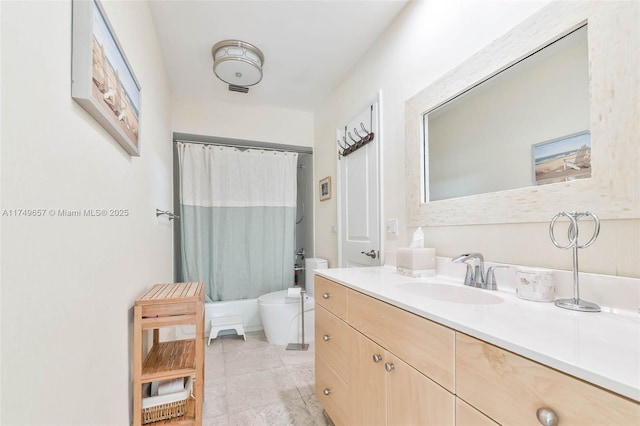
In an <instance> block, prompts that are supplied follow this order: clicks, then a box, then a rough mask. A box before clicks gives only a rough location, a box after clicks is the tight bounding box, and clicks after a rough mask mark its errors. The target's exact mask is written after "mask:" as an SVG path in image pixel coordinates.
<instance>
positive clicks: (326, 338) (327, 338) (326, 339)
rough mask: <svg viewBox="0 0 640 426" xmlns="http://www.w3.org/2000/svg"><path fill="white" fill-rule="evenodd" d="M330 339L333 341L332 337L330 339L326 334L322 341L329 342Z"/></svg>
mask: <svg viewBox="0 0 640 426" xmlns="http://www.w3.org/2000/svg"><path fill="white" fill-rule="evenodd" d="M329 339H331V337H329V335H327V334H325V335H324V336H322V340H324V341H325V342H328V341H329Z"/></svg>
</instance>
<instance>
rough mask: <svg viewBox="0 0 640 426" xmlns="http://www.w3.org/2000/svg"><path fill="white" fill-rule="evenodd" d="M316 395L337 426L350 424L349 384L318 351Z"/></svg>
mask: <svg viewBox="0 0 640 426" xmlns="http://www.w3.org/2000/svg"><path fill="white" fill-rule="evenodd" d="M316 396H317V397H318V400H319V401H320V404H321V405H322V407H323V408H324V409H325V410H326V411H327V413H328V414H329V417H331V420H333V423H335V425H336V426H341V425H347V424H348V420H349V390H348V388H347V384H346V383H345V382H344V381H343V380H342V378H340V376H339V375H338V373H336V372H335V370H334V369H333V368H331V366H330V365H329V364H328V363H327V362H326V361H325V359H324V358H323V357H322V355H320V354H318V352H316Z"/></svg>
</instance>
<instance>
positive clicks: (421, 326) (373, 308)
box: [348, 290, 455, 393]
mask: <svg viewBox="0 0 640 426" xmlns="http://www.w3.org/2000/svg"><path fill="white" fill-rule="evenodd" d="M348 292H349V293H348V297H349V324H350V325H351V326H353V327H354V328H356V329H357V330H358V331H360V332H361V333H363V334H364V335H366V336H367V337H369V338H370V339H371V340H373V341H375V342H376V343H378V344H379V345H380V346H382V347H384V348H385V349H387V350H388V351H390V352H393V353H394V354H396V355H397V356H398V357H400V358H401V359H402V360H404V361H405V362H407V363H408V364H410V365H412V366H413V367H414V368H415V369H416V370H418V371H420V372H421V373H422V374H424V375H425V376H427V377H429V378H431V379H432V380H433V381H435V382H437V383H438V384H440V385H441V386H442V387H444V388H445V389H447V390H448V391H450V392H452V393H454V385H455V380H454V362H455V354H454V351H455V332H454V331H453V330H451V329H449V328H447V327H444V326H441V325H439V324H436V323H434V322H432V321H429V320H427V319H424V318H422V317H420V316H418V315H415V314H412V313H411V312H407V311H404V310H402V309H400V308H396V307H395V306H392V305H390V304H388V303H385V302H381V301H379V300H377V299H374V298H373V297H369V296H367V295H364V294H362V293H359V292H357V291H354V290H348Z"/></svg>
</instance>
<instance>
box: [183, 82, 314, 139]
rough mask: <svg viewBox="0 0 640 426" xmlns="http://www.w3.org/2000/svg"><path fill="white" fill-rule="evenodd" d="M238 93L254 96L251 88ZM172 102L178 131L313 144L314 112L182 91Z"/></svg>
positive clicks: (233, 137) (239, 94)
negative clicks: (204, 97)
mask: <svg viewBox="0 0 640 426" xmlns="http://www.w3.org/2000/svg"><path fill="white" fill-rule="evenodd" d="M212 78H214V77H213V71H212ZM221 84H223V83H221ZM237 95H238V96H251V91H249V93H248V94H243V93H237ZM171 104H172V109H173V118H172V125H173V130H174V131H175V132H178V133H190V134H195V135H203V136H216V137H223V138H232V139H244V140H250V141H258V142H269V143H278V144H285V145H299V146H313V125H314V123H313V114H311V113H309V112H304V111H294V110H289V109H283V108H278V107H271V106H265V105H263V106H248V105H243V104H242V103H237V104H236V103H229V102H221V101H216V100H215V99H212V100H210V101H201V100H194V99H188V98H183V97H180V95H179V94H176V95H174V97H173V99H172V101H171Z"/></svg>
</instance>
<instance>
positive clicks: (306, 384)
mask: <svg viewBox="0 0 640 426" xmlns="http://www.w3.org/2000/svg"><path fill="white" fill-rule="evenodd" d="M285 368H286V369H287V371H288V372H289V375H291V378H292V379H293V382H294V383H295V384H296V388H298V391H299V392H300V395H302V396H309V395H313V394H314V393H315V389H314V386H315V366H314V364H311V363H305V364H295V365H290V366H287V367H285Z"/></svg>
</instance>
